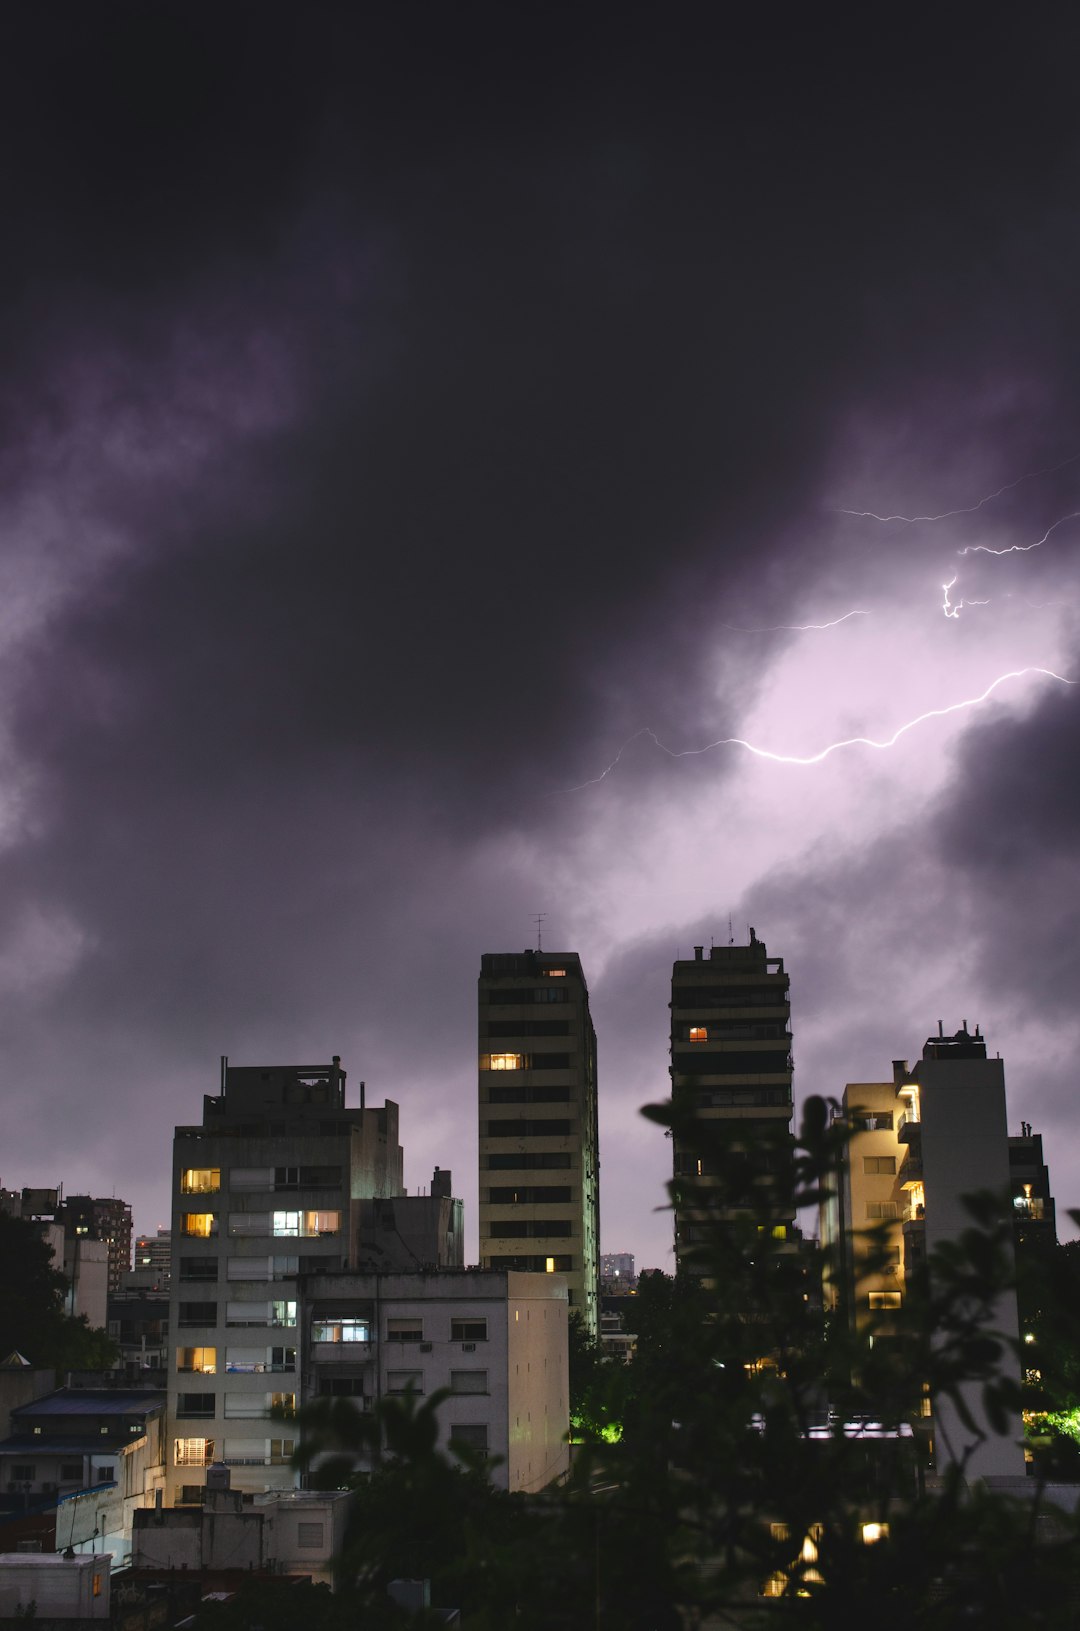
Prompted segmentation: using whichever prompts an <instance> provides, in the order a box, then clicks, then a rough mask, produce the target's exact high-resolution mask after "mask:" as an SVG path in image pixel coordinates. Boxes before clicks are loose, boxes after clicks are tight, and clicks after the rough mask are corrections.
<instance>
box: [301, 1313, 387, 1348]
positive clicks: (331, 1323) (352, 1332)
mask: <svg viewBox="0 0 1080 1631" xmlns="http://www.w3.org/2000/svg"><path fill="white" fill-rule="evenodd" d="M391 1323H392V1322H391ZM370 1337H371V1328H370V1326H369V1324H368V1322H367V1320H362V1319H351V1318H350V1319H339V1320H334V1319H326V1320H316V1322H315V1324H314V1325H313V1326H312V1327H311V1340H312V1342H368V1341H369V1340H370Z"/></svg>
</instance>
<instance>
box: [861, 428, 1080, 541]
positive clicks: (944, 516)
mask: <svg viewBox="0 0 1080 1631" xmlns="http://www.w3.org/2000/svg"><path fill="white" fill-rule="evenodd" d="M1077 459H1080V453H1073V454H1072V455H1071V456H1070V457H1069V458H1067V459H1062V461H1061V463H1060V464H1048V465H1047V466H1046V467H1045V469H1043V470H1028V471H1026V472H1025V473H1024V475H1022V476H1017V478H1016V480H1015V481H1007V482H1006V483H1005V485H1004V486H1003V487H999V488H998V489H997V490H996V492H993V493H987V494H986V496H985V498H980V500H979V502H978V503H977V504H968V505H966V506H965V507H963V508H962V509H958V510H942V512H941V514H940V515H878V514H877V513H876V511H874V510H841V509H838V510H835V511H834V512H833V513H834V514H835V515H853V516H855V517H857V518H858V519H859V520H861V521H903V522H906V524H907V525H908V526H913V525H914V524H915V523H916V522H917V521H948V520H949V518H950V517H951V516H954V515H976V514H978V512H979V510H981V509H982V508H983V506H984V505H986V504H992V503H993V501H994V499H995V498H1000V497H1001V495H1002V494H1003V493H1011V492H1012V490H1013V488H1014V487H1020V486H1021V485H1022V484H1023V483H1024V482H1025V481H1034V480H1035V479H1036V477H1038V476H1053V475H1056V473H1057V472H1058V471H1059V470H1065V469H1067V468H1068V466H1069V465H1070V464H1075V463H1076V461H1077ZM1040 542H1042V540H1041V539H1040ZM1028 547H1029V548H1032V547H1034V546H1032V545H1029V546H1028ZM994 553H997V552H996V551H991V554H994Z"/></svg>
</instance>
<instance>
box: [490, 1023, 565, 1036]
mask: <svg viewBox="0 0 1080 1631" xmlns="http://www.w3.org/2000/svg"><path fill="white" fill-rule="evenodd" d="M487 1034H488V1036H569V1035H570V1021H569V1020H568V1019H489V1020H488V1024H487Z"/></svg>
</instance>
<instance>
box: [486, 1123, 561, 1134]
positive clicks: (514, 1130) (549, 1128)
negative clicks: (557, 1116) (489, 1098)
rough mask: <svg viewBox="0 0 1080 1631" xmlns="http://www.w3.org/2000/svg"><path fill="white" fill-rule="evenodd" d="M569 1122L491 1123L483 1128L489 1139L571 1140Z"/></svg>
mask: <svg viewBox="0 0 1080 1631" xmlns="http://www.w3.org/2000/svg"><path fill="white" fill-rule="evenodd" d="M571 1126H572V1123H571V1122H569V1121H554V1120H552V1121H525V1120H521V1121H489V1122H488V1123H487V1125H486V1126H485V1127H484V1128H483V1132H484V1134H485V1136H486V1137H488V1138H569V1137H570V1128H571Z"/></svg>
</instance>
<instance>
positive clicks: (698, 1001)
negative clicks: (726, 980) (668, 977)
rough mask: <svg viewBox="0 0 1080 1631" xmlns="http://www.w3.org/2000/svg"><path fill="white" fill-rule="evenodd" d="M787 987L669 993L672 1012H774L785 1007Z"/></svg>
mask: <svg viewBox="0 0 1080 1631" xmlns="http://www.w3.org/2000/svg"><path fill="white" fill-rule="evenodd" d="M787 1001H788V986H787V981H786V980H785V981H784V983H783V984H782V985H779V984H778V985H771V986H770V985H764V986H732V985H722V986H721V985H676V986H673V987H672V991H671V1006H672V1007H673V1008H777V1007H779V1006H783V1007H784V1008H786V1007H787Z"/></svg>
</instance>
